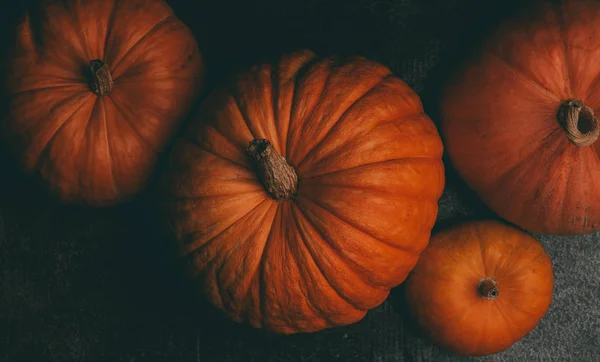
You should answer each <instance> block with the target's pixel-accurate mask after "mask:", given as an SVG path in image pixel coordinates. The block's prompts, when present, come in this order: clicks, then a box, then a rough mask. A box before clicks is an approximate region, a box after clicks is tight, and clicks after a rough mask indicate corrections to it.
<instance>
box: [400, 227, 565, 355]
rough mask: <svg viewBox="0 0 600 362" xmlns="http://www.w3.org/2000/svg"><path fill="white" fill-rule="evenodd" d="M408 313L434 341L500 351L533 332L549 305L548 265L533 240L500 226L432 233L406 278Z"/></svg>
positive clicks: (457, 348)
mask: <svg viewBox="0 0 600 362" xmlns="http://www.w3.org/2000/svg"><path fill="white" fill-rule="evenodd" d="M405 285H406V297H407V300H408V304H409V308H410V310H411V311H412V312H413V315H414V316H415V318H416V320H417V322H418V323H419V324H420V325H421V326H422V327H423V329H424V330H425V332H427V334H428V335H429V336H430V337H431V338H432V339H433V340H434V341H435V342H436V343H438V344H440V345H441V346H443V347H446V348H448V349H450V350H452V351H454V352H456V353H459V354H465V355H475V356H482V355H489V354H493V353H497V352H500V351H502V350H504V349H506V348H508V347H510V346H511V345H512V344H513V343H515V342H517V341H518V340H520V339H521V338H523V337H524V336H525V335H526V334H527V333H529V332H530V331H531V330H533V329H534V328H535V326H536V325H537V324H538V322H539V321H540V320H541V319H542V317H543V316H544V314H546V311H547V310H548V307H549V306H550V303H551V302H552V290H553V287H554V275H553V273H552V263H551V261H550V258H549V257H548V254H546V252H545V251H544V248H543V247H542V245H541V244H540V243H539V242H538V241H537V240H535V239H534V238H533V237H532V236H531V235H529V234H527V233H525V232H522V231H520V230H517V229H515V228H514V227H511V226H507V225H504V224H501V223H499V222H497V221H478V222H470V223H465V224H461V225H457V226H454V227H451V228H449V229H446V230H444V231H442V232H440V233H437V234H435V235H434V236H433V237H432V238H431V241H430V243H429V246H428V247H427V248H426V249H425V251H424V252H423V254H421V258H420V259H419V262H418V263H417V266H416V267H415V268H414V270H413V271H412V273H411V274H410V276H409V277H408V280H407V281H406V284H405Z"/></svg>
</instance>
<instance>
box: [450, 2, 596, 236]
mask: <svg viewBox="0 0 600 362" xmlns="http://www.w3.org/2000/svg"><path fill="white" fill-rule="evenodd" d="M599 49H600V3H598V2H596V1H587V0H581V1H561V2H559V3H552V2H547V1H545V2H535V5H532V6H528V7H526V9H525V10H523V11H522V12H520V13H519V14H516V15H514V16H513V17H511V18H509V19H507V20H506V21H504V23H502V24H501V25H500V27H499V28H498V29H497V30H496V31H495V32H494V33H493V34H492V36H491V37H490V38H488V39H487V41H486V42H485V44H484V46H483V47H482V48H481V51H478V52H477V53H476V55H475V56H473V57H472V58H470V59H469V60H468V61H467V62H466V63H465V64H464V66H463V67H461V68H460V69H459V70H458V71H457V72H456V74H455V76H454V77H453V78H452V79H451V81H450V82H449V83H448V85H447V87H446V88H445V92H444V95H443V99H442V104H441V114H442V129H443V134H444V138H445V146H446V148H447V151H448V153H449V155H450V158H451V160H452V162H453V164H454V166H456V168H457V170H458V172H459V174H460V175H461V176H462V177H463V178H464V179H465V180H466V182H467V183H468V184H469V185H470V186H471V187H472V188H473V189H474V190H475V191H476V192H477V193H478V194H479V195H480V196H481V198H482V199H483V201H484V202H485V203H486V204H487V205H489V206H490V208H492V209H493V210H494V211H496V212H497V213H498V214H500V215H501V216H502V217H504V218H506V219H507V220H509V221H511V222H513V223H515V224H517V225H519V226H520V227H523V228H525V229H527V230H530V231H533V232H537V233H549V234H582V233H588V232H592V231H594V230H599V229H600V182H599V181H598V180H599V179H600V174H599V172H600V154H599V153H600V142H599V141H598V140H597V139H598V134H599V130H600V128H599V126H598V119H597V118H596V117H597V114H599V112H600V83H599V81H598V80H599V79H600V50H599Z"/></svg>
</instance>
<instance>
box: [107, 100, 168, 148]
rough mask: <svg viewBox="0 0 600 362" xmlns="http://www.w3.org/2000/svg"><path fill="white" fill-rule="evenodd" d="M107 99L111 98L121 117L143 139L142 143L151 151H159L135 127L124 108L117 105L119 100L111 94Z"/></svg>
mask: <svg viewBox="0 0 600 362" xmlns="http://www.w3.org/2000/svg"><path fill="white" fill-rule="evenodd" d="M106 98H107V99H110V102H111V103H112V105H113V108H114V109H115V110H116V111H117V112H118V113H119V114H120V115H121V118H122V119H124V120H125V123H127V125H128V126H129V128H131V130H132V131H133V132H134V133H135V134H136V135H137V136H138V138H139V139H140V141H142V143H143V144H144V145H145V146H146V147H147V148H148V149H149V150H150V151H151V152H154V153H157V151H156V150H155V149H154V147H153V146H152V145H151V144H150V143H149V142H148V141H147V140H146V139H145V138H144V137H142V135H141V133H140V132H139V131H138V129H137V128H136V127H134V125H133V123H132V122H131V120H130V119H129V118H128V117H127V115H126V114H125V113H124V112H123V110H122V109H121V107H120V106H118V105H117V103H118V102H115V101H114V100H113V99H112V98H111V97H110V95H109V96H108V97H106Z"/></svg>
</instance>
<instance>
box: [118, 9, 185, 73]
mask: <svg viewBox="0 0 600 362" xmlns="http://www.w3.org/2000/svg"><path fill="white" fill-rule="evenodd" d="M115 1H120V0H115ZM174 18H175V17H174V16H173V14H165V16H164V17H163V18H162V19H161V20H159V21H158V22H157V23H156V24H154V25H153V26H152V27H151V28H150V29H149V30H148V32H147V33H146V34H144V35H142V36H141V37H140V38H139V39H138V40H137V41H136V42H135V43H134V44H133V45H132V46H131V48H129V50H127V51H125V54H123V56H121V59H119V60H118V61H115V65H114V66H113V67H112V68H113V71H114V72H116V71H117V67H118V66H119V65H120V64H121V62H122V61H123V60H124V59H125V58H127V56H128V55H129V54H131V53H132V52H133V50H134V49H135V48H136V47H138V46H139V45H140V44H141V43H142V42H143V41H144V40H145V39H146V38H148V37H149V36H150V35H152V34H153V33H154V32H155V31H156V29H158V28H159V27H160V26H161V25H163V24H165V23H166V22H167V21H169V20H171V19H174ZM113 74H114V73H113ZM117 79H118V77H115V78H113V81H115V80H117Z"/></svg>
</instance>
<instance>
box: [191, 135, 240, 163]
mask: <svg viewBox="0 0 600 362" xmlns="http://www.w3.org/2000/svg"><path fill="white" fill-rule="evenodd" d="M180 141H183V142H186V143H188V144H190V145H191V146H194V147H196V148H199V149H200V150H202V151H204V152H206V153H209V154H211V155H213V156H215V157H218V158H221V159H223V160H225V161H228V162H230V163H232V164H234V165H236V166H239V167H242V168H245V169H247V170H251V168H249V167H248V166H247V165H242V164H241V163H238V162H236V161H233V160H231V159H229V158H226V157H225V156H223V155H220V154H218V153H216V152H214V151H213V150H209V149H208V148H206V147H204V146H202V145H201V144H200V143H198V142H196V141H195V140H193V139H191V138H189V137H182V138H181V139H180Z"/></svg>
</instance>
